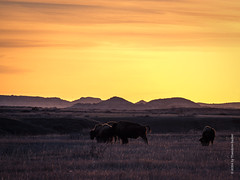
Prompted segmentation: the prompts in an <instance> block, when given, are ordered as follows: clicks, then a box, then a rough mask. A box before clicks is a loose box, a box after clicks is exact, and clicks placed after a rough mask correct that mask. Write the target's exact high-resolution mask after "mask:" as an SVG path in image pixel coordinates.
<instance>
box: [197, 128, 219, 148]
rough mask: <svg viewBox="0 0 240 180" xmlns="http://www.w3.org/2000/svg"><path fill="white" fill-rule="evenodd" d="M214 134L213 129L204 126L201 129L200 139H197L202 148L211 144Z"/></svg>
mask: <svg viewBox="0 0 240 180" xmlns="http://www.w3.org/2000/svg"><path fill="white" fill-rule="evenodd" d="M215 133H216V131H215V129H213V128H212V127H210V126H205V127H204V129H203V133H202V137H201V138H200V139H199V141H200V142H201V144H202V145H203V146H208V145H209V142H211V143H212V144H213V140H214V138H215Z"/></svg>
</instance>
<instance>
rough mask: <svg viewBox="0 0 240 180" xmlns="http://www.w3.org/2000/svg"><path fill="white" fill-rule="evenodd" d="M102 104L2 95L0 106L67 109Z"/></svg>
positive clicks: (94, 100)
mask: <svg viewBox="0 0 240 180" xmlns="http://www.w3.org/2000/svg"><path fill="white" fill-rule="evenodd" d="M99 102H101V99H100V98H92V97H82V98H80V99H78V100H75V101H72V102H70V101H66V100H63V99H60V98H57V97H54V98H44V97H34V96H14V95H12V96H5V95H0V106H29V107H49V108H50V107H57V108H66V107H70V106H72V105H74V104H76V103H80V104H94V103H99Z"/></svg>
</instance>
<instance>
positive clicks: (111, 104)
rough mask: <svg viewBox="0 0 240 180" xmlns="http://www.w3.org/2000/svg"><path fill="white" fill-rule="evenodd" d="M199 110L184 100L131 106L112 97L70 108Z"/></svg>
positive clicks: (164, 100)
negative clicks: (183, 108) (182, 108)
mask: <svg viewBox="0 0 240 180" xmlns="http://www.w3.org/2000/svg"><path fill="white" fill-rule="evenodd" d="M181 107H185V108H200V107H201V106H200V105H199V104H197V103H194V102H192V101H190V100H187V99H184V98H168V99H157V100H152V101H150V102H143V101H141V102H138V103H136V104H133V103H131V102H129V101H127V100H125V99H123V98H120V97H112V98H110V99H108V100H106V101H102V102H100V103H98V104H92V105H84V104H75V105H73V106H72V108H79V109H121V110H124V109H125V110H129V109H135V110H142V109H169V108H181Z"/></svg>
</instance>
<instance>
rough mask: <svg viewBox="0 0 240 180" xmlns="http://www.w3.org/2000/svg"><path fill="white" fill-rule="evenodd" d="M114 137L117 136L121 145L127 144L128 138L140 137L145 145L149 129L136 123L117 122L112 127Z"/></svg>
mask: <svg viewBox="0 0 240 180" xmlns="http://www.w3.org/2000/svg"><path fill="white" fill-rule="evenodd" d="M112 128H113V132H114V136H117V137H118V138H119V139H121V140H122V143H123V144H127V143H128V138H134V139H136V138H138V137H141V138H142V139H143V140H144V141H145V142H146V143H147V144H148V139H147V136H146V135H147V132H150V131H151V129H150V127H149V126H142V125H140V124H137V123H133V122H127V121H119V122H117V123H114V124H113V125H112Z"/></svg>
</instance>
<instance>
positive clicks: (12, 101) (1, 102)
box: [0, 95, 240, 110]
mask: <svg viewBox="0 0 240 180" xmlns="http://www.w3.org/2000/svg"><path fill="white" fill-rule="evenodd" d="M0 106H29V107H47V108H49V107H56V108H79V109H81V108H83V109H126V110H127V109H167V108H203V107H206V108H226V109H227V108H228V109H240V102H232V103H218V104H208V103H196V102H193V101H191V100H189V99H186V98H182V97H172V98H160V99H153V100H151V101H148V102H146V101H144V100H141V101H139V102H137V103H132V102H130V101H128V100H126V99H124V98H122V97H118V96H113V97H111V98H109V99H107V100H101V99H100V98H95V97H81V98H79V99H77V100H74V101H67V100H63V99H61V98H59V97H40V96H21V95H20V96H16V95H0Z"/></svg>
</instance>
